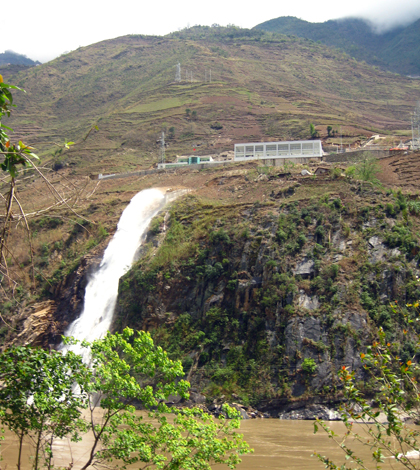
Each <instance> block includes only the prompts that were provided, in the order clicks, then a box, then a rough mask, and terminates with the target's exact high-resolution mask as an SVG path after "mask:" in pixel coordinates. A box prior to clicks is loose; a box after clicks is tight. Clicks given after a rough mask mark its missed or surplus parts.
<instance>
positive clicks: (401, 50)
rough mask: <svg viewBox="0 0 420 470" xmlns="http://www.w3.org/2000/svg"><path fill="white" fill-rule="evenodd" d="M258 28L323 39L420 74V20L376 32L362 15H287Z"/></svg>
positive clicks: (382, 63)
mask: <svg viewBox="0 0 420 470" xmlns="http://www.w3.org/2000/svg"><path fill="white" fill-rule="evenodd" d="M254 29H256V30H262V31H269V32H274V33H280V34H291V35H295V36H298V37H304V38H307V39H311V40H313V41H320V42H321V43H323V44H326V45H328V46H329V47H335V48H339V49H342V50H343V51H345V52H346V53H347V54H349V55H351V56H352V57H355V58H356V59H357V60H365V61H366V62H368V63H370V64H372V65H377V66H380V67H382V68H386V69H388V70H390V71H392V72H397V73H400V74H404V75H420V65H419V64H420V61H419V58H420V45H419V44H420V19H418V20H417V21H415V22H414V23H411V24H410V25H408V26H405V27H403V26H399V27H396V28H395V29H392V30H390V31H387V32H384V33H376V32H375V31H374V26H373V24H372V23H370V22H369V21H367V20H364V19H360V18H343V19H337V20H328V21H325V22H323V23H311V22H308V21H305V20H301V19H298V18H296V17H290V16H287V17H279V18H274V19H271V20H268V21H265V22H263V23H260V24H258V25H256V26H255V27H254Z"/></svg>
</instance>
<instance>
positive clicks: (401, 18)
mask: <svg viewBox="0 0 420 470" xmlns="http://www.w3.org/2000/svg"><path fill="white" fill-rule="evenodd" d="M354 16H359V17H361V18H365V19H367V20H369V21H370V22H371V23H372V26H373V28H374V30H375V32H377V33H384V32H387V31H390V30H392V29H395V28H397V27H400V26H408V25H409V24H412V23H414V22H415V21H417V20H418V19H419V18H420V2H419V1H418V0H400V1H399V2H396V1H395V0H392V1H390V0H385V1H384V0H381V1H375V2H373V3H372V2H369V6H366V7H365V8H362V9H360V10H359V11H358V12H357V13H356V14H354Z"/></svg>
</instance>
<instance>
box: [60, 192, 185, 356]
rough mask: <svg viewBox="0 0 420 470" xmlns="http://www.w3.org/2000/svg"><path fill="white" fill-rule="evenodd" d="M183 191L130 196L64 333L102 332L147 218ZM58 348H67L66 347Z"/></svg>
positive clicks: (89, 337) (86, 336)
mask: <svg viewBox="0 0 420 470" xmlns="http://www.w3.org/2000/svg"><path fill="white" fill-rule="evenodd" d="M183 192H184V191H176V192H173V193H168V194H164V193H163V192H162V191H160V190H159V189H146V190H144V191H141V192H140V193H138V194H136V195H135V196H134V197H133V199H132V200H131V202H130V204H129V205H128V206H127V207H126V208H125V210H124V212H123V213H122V215H121V218H120V221H119V222H118V227H117V231H116V232H115V235H114V237H113V238H112V240H111V241H110V243H109V245H108V247H107V249H106V250H105V253H104V256H103V259H102V261H101V264H100V266H99V268H98V269H97V271H96V272H95V273H94V274H93V275H92V276H91V278H90V280H89V282H88V284H87V286H86V291H85V301H84V306H83V311H82V313H81V315H80V316H79V317H78V318H77V319H76V320H75V321H74V322H73V323H72V324H71V325H70V326H69V328H68V329H67V331H66V332H65V336H73V337H74V338H76V339H78V340H81V341H83V340H86V341H93V340H95V339H99V338H102V337H103V336H104V335H105V334H106V332H107V331H108V329H109V327H110V326H111V322H112V317H113V314H114V309H115V305H116V302H117V295H118V281H119V279H120V277H121V276H122V275H123V274H125V273H126V272H127V271H128V270H129V269H130V267H131V265H132V263H133V261H134V257H135V254H136V252H137V250H138V248H139V246H140V244H141V241H142V239H143V237H144V235H145V232H146V230H147V228H148V226H149V224H150V221H151V220H152V218H153V217H154V216H155V215H156V214H157V213H158V212H159V211H160V210H161V209H162V208H163V207H164V205H165V204H166V203H167V202H168V200H173V199H175V198H176V197H177V196H179V195H180V194H182V193H183ZM62 349H63V350H67V349H68V347H67V346H64V347H62ZM71 349H72V350H73V351H74V352H77V353H79V354H82V355H83V356H84V359H85V360H86V361H87V362H88V361H89V353H88V352H87V351H86V350H85V349H82V348H80V347H77V346H76V347H75V346H72V347H71Z"/></svg>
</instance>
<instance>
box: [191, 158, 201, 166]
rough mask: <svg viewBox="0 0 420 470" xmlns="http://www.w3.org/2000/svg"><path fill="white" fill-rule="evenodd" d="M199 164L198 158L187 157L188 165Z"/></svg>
mask: <svg viewBox="0 0 420 470" xmlns="http://www.w3.org/2000/svg"><path fill="white" fill-rule="evenodd" d="M197 163H200V157H188V165H195V164H197Z"/></svg>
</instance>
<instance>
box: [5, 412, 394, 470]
mask: <svg viewBox="0 0 420 470" xmlns="http://www.w3.org/2000/svg"><path fill="white" fill-rule="evenodd" d="M330 425H331V428H332V429H333V430H334V431H336V432H337V433H339V432H340V431H342V430H343V429H344V425H343V423H341V422H331V423H330ZM313 430H314V426H313V421H286V420H284V421H283V420H279V419H253V420H246V421H242V423H241V432H242V433H243V435H244V438H245V440H246V441H247V442H248V444H249V445H250V446H251V447H252V448H253V449H254V453H253V454H250V455H245V456H243V457H242V463H241V464H240V465H239V466H238V467H237V468H238V470H258V469H266V470H280V469H281V470H288V469H290V470H298V469H299V470H304V469H308V470H321V469H322V468H324V466H323V464H322V463H321V462H320V461H319V460H318V459H317V458H315V457H311V454H312V453H313V452H314V451H315V450H316V451H317V452H319V453H321V454H322V455H327V456H328V457H329V458H331V459H332V460H333V461H335V463H336V464H340V465H341V464H342V463H344V462H345V459H344V455H343V452H342V451H341V450H340V449H339V447H338V446H337V445H336V444H335V443H334V442H333V441H332V440H331V439H328V437H327V435H326V433H325V432H324V431H323V430H320V431H318V433H317V434H314V433H313ZM89 441H90V439H89V438H86V439H84V440H83V441H82V442H80V443H78V444H73V443H72V444H71V450H70V447H69V444H68V442H66V441H62V442H58V443H57V444H56V445H55V446H54V464H55V465H56V466H57V467H58V466H66V467H67V466H68V465H69V462H70V461H71V456H72V457H73V462H74V466H73V469H74V470H78V469H80V468H81V466H82V465H83V463H85V462H86V460H87V454H88V451H89V449H90V447H89ZM354 448H355V449H358V451H359V454H360V455H361V456H362V457H364V459H365V462H366V463H367V466H368V467H370V468H374V465H373V462H372V461H371V459H370V457H369V452H368V449H366V448H364V449H360V446H357V445H355V446H354ZM2 449H3V461H2V462H0V468H1V469H10V468H15V465H16V454H17V444H16V440H15V439H14V437H13V436H12V435H11V434H10V433H8V432H7V433H6V440H5V442H4V443H3V444H2ZM23 464H24V465H23V468H22V470H29V469H30V468H31V464H30V448H29V446H26V447H25V452H24V458H23ZM347 464H348V462H347ZM398 467H399V465H397V464H396V462H395V460H390V459H387V461H386V463H385V465H384V466H383V468H398ZM129 468H130V467H129ZM132 468H133V470H134V469H138V468H139V466H138V465H136V466H133V467H132ZM212 468H213V469H214V470H222V469H225V470H226V469H227V467H226V466H223V465H215V466H213V467H212Z"/></svg>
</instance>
